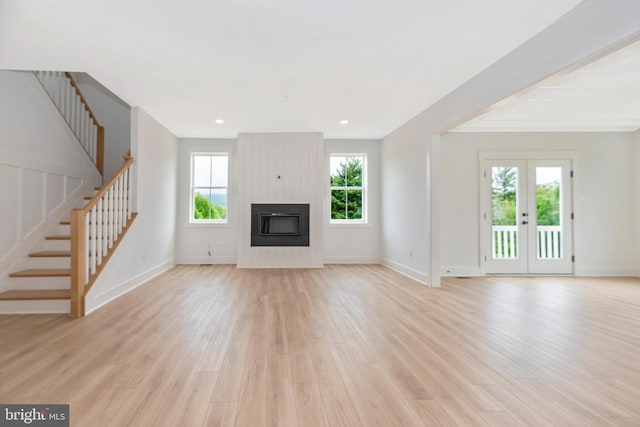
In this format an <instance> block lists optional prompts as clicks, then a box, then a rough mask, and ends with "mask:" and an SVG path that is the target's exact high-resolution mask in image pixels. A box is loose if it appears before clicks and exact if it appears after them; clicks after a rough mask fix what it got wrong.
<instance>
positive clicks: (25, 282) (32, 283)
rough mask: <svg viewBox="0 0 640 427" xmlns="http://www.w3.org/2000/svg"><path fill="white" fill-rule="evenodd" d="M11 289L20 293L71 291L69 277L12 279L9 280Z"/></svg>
mask: <svg viewBox="0 0 640 427" xmlns="http://www.w3.org/2000/svg"><path fill="white" fill-rule="evenodd" d="M8 283H9V284H10V285H11V289H15V290H18V291H26V290H43V289H69V288H70V287H71V279H70V278H69V277H11V278H9V280H8Z"/></svg>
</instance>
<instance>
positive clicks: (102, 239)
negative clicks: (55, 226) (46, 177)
mask: <svg viewBox="0 0 640 427" xmlns="http://www.w3.org/2000/svg"><path fill="white" fill-rule="evenodd" d="M123 158H124V164H123V165H122V167H121V168H120V169H119V170H118V172H117V173H116V174H115V175H114V176H113V178H111V179H110V180H109V182H108V183H107V184H106V185H104V186H103V187H102V188H101V189H100V190H99V191H98V193H97V194H96V195H95V196H94V197H93V198H92V199H91V200H90V201H89V202H88V203H87V204H86V206H85V207H83V208H81V209H73V210H72V211H71V317H82V316H84V315H85V303H84V302H85V296H86V294H87V292H89V289H91V286H92V285H93V284H94V283H95V281H96V279H97V278H98V276H99V275H100V273H101V272H102V269H103V268H104V266H105V265H106V264H107V262H108V261H109V259H110V258H111V256H112V255H113V253H114V252H115V250H116V248H117V247H118V245H119V244H120V242H121V241H122V238H123V237H124V235H125V234H126V232H127V231H128V230H129V227H130V226H131V224H132V223H133V221H134V220H135V218H136V216H137V213H136V212H132V195H133V194H132V191H131V190H132V185H131V184H132V182H131V177H132V174H131V172H132V167H133V157H131V153H130V152H127V153H125V155H124V156H123Z"/></svg>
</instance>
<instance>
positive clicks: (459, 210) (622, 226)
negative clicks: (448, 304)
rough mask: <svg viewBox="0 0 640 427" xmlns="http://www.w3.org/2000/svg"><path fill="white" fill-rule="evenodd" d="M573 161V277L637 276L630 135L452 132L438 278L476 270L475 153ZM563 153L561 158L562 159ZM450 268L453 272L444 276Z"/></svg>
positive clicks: (445, 147) (446, 143) (446, 154)
mask: <svg viewBox="0 0 640 427" xmlns="http://www.w3.org/2000/svg"><path fill="white" fill-rule="evenodd" d="M558 150H570V151H571V152H572V153H574V154H573V156H575V158H574V164H573V170H574V172H575V177H574V179H573V200H574V209H573V212H574V213H575V220H574V230H573V240H574V253H575V256H576V263H575V273H576V274H577V275H630V274H633V273H634V272H635V268H636V264H635V253H636V249H635V239H634V233H635V231H633V230H635V217H634V210H635V207H634V206H633V204H634V192H635V187H634V184H635V183H634V164H633V160H634V159H633V154H634V146H633V138H632V135H631V134H629V133H477V134H476V133H454V134H448V135H445V136H444V137H443V138H442V153H441V166H442V195H441V199H440V202H441V204H440V216H441V221H440V230H441V236H442V239H441V246H440V250H441V252H440V254H441V261H442V267H441V270H442V271H441V272H442V273H443V275H453V276H457V275H474V274H480V273H481V264H480V256H481V250H480V226H481V225H480V205H479V204H480V161H479V158H478V156H479V154H480V152H487V151H503V152H518V151H521V152H526V151H544V152H545V153H549V155H550V156H551V157H553V154H552V153H553V152H554V151H558ZM564 155H565V154H564V153H563V154H562V155H561V156H560V157H559V158H565V157H564ZM447 270H449V271H450V273H446V271H447Z"/></svg>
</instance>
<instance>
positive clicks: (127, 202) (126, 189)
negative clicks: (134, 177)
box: [122, 168, 131, 224]
mask: <svg viewBox="0 0 640 427" xmlns="http://www.w3.org/2000/svg"><path fill="white" fill-rule="evenodd" d="M122 176H123V177H124V210H123V213H124V221H125V224H126V223H128V222H129V218H130V216H129V206H130V204H131V200H129V199H131V197H130V194H129V168H127V169H125V171H124V174H123V175H122Z"/></svg>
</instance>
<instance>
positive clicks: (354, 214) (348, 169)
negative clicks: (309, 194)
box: [330, 157, 363, 220]
mask: <svg viewBox="0 0 640 427" xmlns="http://www.w3.org/2000/svg"><path fill="white" fill-rule="evenodd" d="M362 163H363V158H362V157H345V161H344V162H340V167H339V168H337V169H336V170H335V171H332V173H331V176H330V185H331V219H347V220H360V219H362V218H363V197H362V182H363V164H362Z"/></svg>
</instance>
